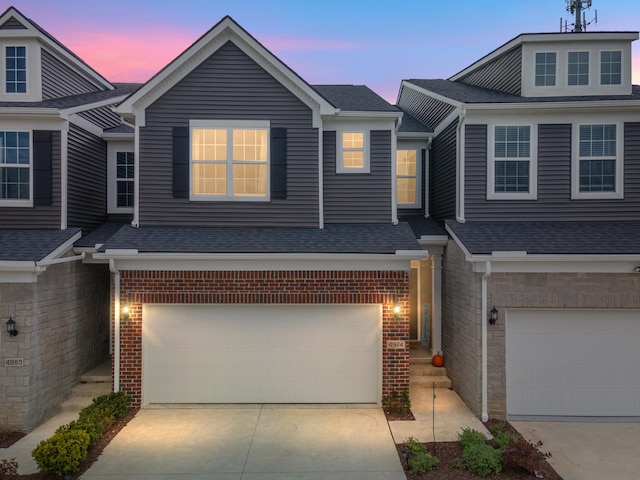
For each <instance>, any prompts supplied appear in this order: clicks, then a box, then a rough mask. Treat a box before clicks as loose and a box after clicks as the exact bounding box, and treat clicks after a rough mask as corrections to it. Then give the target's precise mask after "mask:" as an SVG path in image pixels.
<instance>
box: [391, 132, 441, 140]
mask: <svg viewBox="0 0 640 480" xmlns="http://www.w3.org/2000/svg"><path fill="white" fill-rule="evenodd" d="M396 136H397V137H398V140H423V141H425V140H426V141H428V140H429V139H433V137H435V136H436V133H435V132H398V133H396Z"/></svg>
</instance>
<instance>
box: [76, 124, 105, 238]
mask: <svg viewBox="0 0 640 480" xmlns="http://www.w3.org/2000/svg"><path fill="white" fill-rule="evenodd" d="M68 158H69V160H68V164H69V175H68V179H69V180H68V184H69V187H68V191H69V195H68V197H69V200H68V207H69V208H68V225H69V227H82V228H83V229H84V230H87V231H88V230H93V229H94V228H96V227H98V226H100V225H101V224H102V223H104V221H105V219H106V214H107V144H106V143H105V141H104V140H102V139H101V138H99V137H96V136H95V135H92V134H91V133H89V132H87V131H86V130H83V129H81V128H79V127H77V126H75V125H73V124H71V125H70V127H69V157H68Z"/></svg>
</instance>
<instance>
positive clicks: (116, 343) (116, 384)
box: [109, 258, 120, 392]
mask: <svg viewBox="0 0 640 480" xmlns="http://www.w3.org/2000/svg"><path fill="white" fill-rule="evenodd" d="M109 271H110V272H111V273H113V283H114V297H113V300H114V314H113V323H114V325H113V330H114V332H113V391H114V392H118V391H120V270H118V269H117V268H116V261H115V260H114V259H113V258H111V259H109Z"/></svg>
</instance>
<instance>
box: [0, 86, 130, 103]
mask: <svg viewBox="0 0 640 480" xmlns="http://www.w3.org/2000/svg"><path fill="white" fill-rule="evenodd" d="M113 85H114V86H115V87H116V88H115V89H113V90H100V91H97V92H89V93H81V94H79V95H70V96H68V97H60V98H50V99H48V100H43V101H41V102H0V108H3V107H5V108H7V107H30V108H58V109H65V108H72V107H78V106H80V105H89V104H92V103H95V102H101V101H103V100H108V99H110V98H115V97H120V96H122V95H128V94H130V93H131V92H134V91H135V90H137V89H138V88H139V87H140V84H139V83H114V84H113Z"/></svg>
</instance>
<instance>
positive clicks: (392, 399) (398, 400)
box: [382, 390, 411, 414]
mask: <svg viewBox="0 0 640 480" xmlns="http://www.w3.org/2000/svg"><path fill="white" fill-rule="evenodd" d="M382 408H383V409H384V411H385V412H392V413H401V414H407V413H409V411H410V410H411V399H410V398H409V391H408V390H404V391H403V392H402V393H401V394H400V393H398V392H397V391H396V390H394V391H392V392H391V395H387V396H386V397H384V398H383V399H382Z"/></svg>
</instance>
